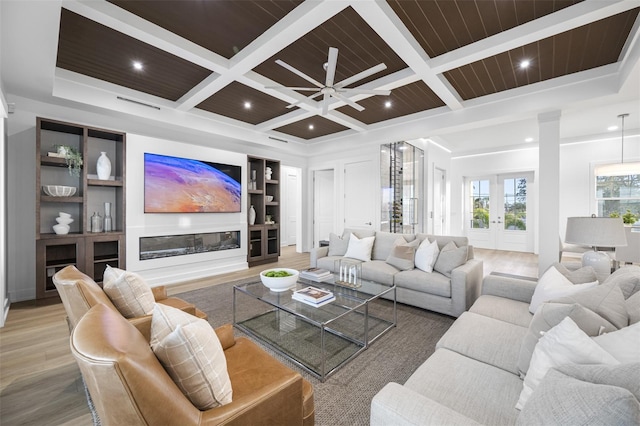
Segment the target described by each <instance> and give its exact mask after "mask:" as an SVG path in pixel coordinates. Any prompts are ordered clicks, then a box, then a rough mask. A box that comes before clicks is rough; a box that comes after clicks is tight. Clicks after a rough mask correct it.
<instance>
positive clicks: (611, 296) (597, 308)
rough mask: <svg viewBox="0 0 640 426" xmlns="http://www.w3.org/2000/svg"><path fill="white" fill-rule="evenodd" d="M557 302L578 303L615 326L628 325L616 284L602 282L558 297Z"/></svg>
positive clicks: (626, 314) (621, 296)
mask: <svg viewBox="0 0 640 426" xmlns="http://www.w3.org/2000/svg"><path fill="white" fill-rule="evenodd" d="M553 301H554V302H557V303H579V304H580V305H582V306H584V307H585V308H588V309H591V310H592V311H593V312H595V313H597V314H598V315H600V316H601V317H603V318H605V319H606V320H607V321H609V322H610V323H611V324H613V325H615V326H616V327H617V328H622V327H626V326H627V325H629V314H628V313H627V306H626V304H625V300H624V295H623V294H622V290H620V287H618V286H617V285H615V284H613V283H610V284H606V285H605V284H603V285H600V286H597V287H595V288H591V289H588V290H585V291H581V292H578V293H574V294H572V295H567V296H564V297H559V298H557V299H554V300H553Z"/></svg>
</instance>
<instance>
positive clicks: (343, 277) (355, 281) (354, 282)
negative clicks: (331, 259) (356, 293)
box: [333, 259, 362, 288]
mask: <svg viewBox="0 0 640 426" xmlns="http://www.w3.org/2000/svg"><path fill="white" fill-rule="evenodd" d="M333 267H334V271H335V274H336V284H337V285H341V286H344V287H350V288H359V287H360V286H362V262H358V261H355V260H349V259H338V260H336V261H335V263H334V266H333Z"/></svg>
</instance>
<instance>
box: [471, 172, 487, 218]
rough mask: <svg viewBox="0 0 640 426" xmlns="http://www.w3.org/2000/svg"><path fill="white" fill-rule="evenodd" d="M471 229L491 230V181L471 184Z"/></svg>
mask: <svg viewBox="0 0 640 426" xmlns="http://www.w3.org/2000/svg"><path fill="white" fill-rule="evenodd" d="M469 185H470V187H469V194H470V203H469V206H472V207H473V209H471V210H472V212H471V221H470V222H471V225H470V226H471V228H476V229H483V228H489V181H488V180H472V181H471V182H469Z"/></svg>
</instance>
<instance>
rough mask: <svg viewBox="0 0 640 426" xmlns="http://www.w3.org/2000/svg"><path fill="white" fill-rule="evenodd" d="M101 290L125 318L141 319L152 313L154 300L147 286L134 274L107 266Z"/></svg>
mask: <svg viewBox="0 0 640 426" xmlns="http://www.w3.org/2000/svg"><path fill="white" fill-rule="evenodd" d="M103 289H104V292H105V293H107V296H109V298H110V299H111V301H112V302H113V304H114V305H115V307H116V308H118V311H120V313H121V314H122V316H123V317H125V318H135V317H142V316H145V315H151V313H153V306H154V305H155V298H154V297H153V291H151V287H149V284H147V282H146V281H145V280H144V279H143V278H142V277H141V276H140V275H139V274H136V273H135V272H128V271H125V270H122V269H119V268H112V267H111V266H109V265H107V268H106V269H105V271H104V276H103Z"/></svg>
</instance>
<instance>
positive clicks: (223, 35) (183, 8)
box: [108, 0, 302, 58]
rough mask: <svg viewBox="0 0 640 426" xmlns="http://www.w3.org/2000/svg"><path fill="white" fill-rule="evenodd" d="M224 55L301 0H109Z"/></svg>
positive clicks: (268, 26) (231, 51)
mask: <svg viewBox="0 0 640 426" xmlns="http://www.w3.org/2000/svg"><path fill="white" fill-rule="evenodd" d="M108 1H109V2H110V3H113V4H115V5H117V6H118V7H121V8H122V9H125V10H127V11H129V12H131V13H133V14H135V15H138V16H140V17H141V18H143V19H145V20H147V21H150V22H153V23H154V24H156V25H158V26H160V27H163V28H166V29H167V30H169V31H171V32H172V33H174V34H177V35H179V36H181V37H183V38H185V39H187V40H189V41H192V42H193V43H196V44H198V45H200V46H202V47H204V48H206V49H209V50H211V51H212V52H215V53H217V54H219V55H222V56H224V57H225V58H231V57H232V56H233V55H235V54H236V53H238V52H239V51H240V50H242V49H244V48H245V47H246V46H247V45H249V44H250V43H251V42H252V41H253V40H255V39H256V38H258V36H260V34H262V33H263V32H265V31H266V30H268V29H269V28H271V27H272V26H273V25H274V24H275V23H276V22H278V21H279V20H280V19H282V18H283V17H285V16H286V15H287V14H288V13H289V12H291V11H292V10H293V9H295V8H296V6H298V5H299V4H300V3H302V0H277V1H272V0H258V1H248V0H242V1H238V0H224V1H222V0H216V1H210V0H207V1H203V0H198V1H193V0H188V1H185V0H180V1H178V0H145V1H131V0H108Z"/></svg>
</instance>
